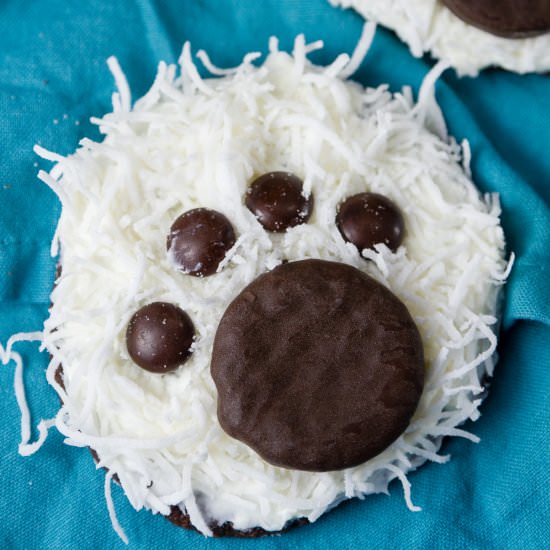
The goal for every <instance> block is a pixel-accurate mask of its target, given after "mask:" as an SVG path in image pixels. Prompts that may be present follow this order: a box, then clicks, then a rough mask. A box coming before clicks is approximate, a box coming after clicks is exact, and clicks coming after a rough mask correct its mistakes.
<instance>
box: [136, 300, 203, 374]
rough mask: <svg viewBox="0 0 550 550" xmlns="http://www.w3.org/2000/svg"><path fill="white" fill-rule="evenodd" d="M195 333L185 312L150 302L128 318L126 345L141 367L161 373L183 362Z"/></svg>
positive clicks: (188, 352)
mask: <svg viewBox="0 0 550 550" xmlns="http://www.w3.org/2000/svg"><path fill="white" fill-rule="evenodd" d="M194 335H195V329H194V327H193V323H192V322H191V319H190V318H189V315H187V313H185V311H183V310H182V309H180V308H179V307H177V306H175V305H174V304H169V303H167V302H153V303H151V304H148V305H146V306H143V307H142V308H141V309H139V310H138V311H136V312H135V313H134V315H133V316H132V318H131V319H130V322H129V323H128V328H127V330H126V347H127V348H128V353H129V354H130V357H131V358H132V359H133V361H134V362H135V363H136V364H137V365H139V366H140V367H141V368H143V369H145V370H148V371H150V372H157V373H164V372H169V371H172V370H174V369H176V368H178V367H179V366H180V365H182V364H183V363H185V361H186V360H187V358H188V357H189V355H190V353H191V344H192V343H193V337H194Z"/></svg>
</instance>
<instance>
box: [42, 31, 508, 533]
mask: <svg viewBox="0 0 550 550" xmlns="http://www.w3.org/2000/svg"><path fill="white" fill-rule="evenodd" d="M372 33H373V26H372V25H370V26H367V27H366V29H365V32H364V34H363V42H362V44H360V46H359V48H363V49H365V44H366V43H367V42H368V40H369V39H370V38H371V37H372ZM318 47H320V44H318V43H316V44H314V45H310V46H307V45H305V43H304V41H303V37H298V38H297V40H296V44H295V50H294V55H293V56H290V55H288V54H286V53H283V52H279V51H277V42H276V40H272V41H271V42H270V49H271V53H270V55H269V56H268V57H267V59H266V61H265V63H264V64H263V65H262V66H260V67H255V66H253V65H252V64H251V61H252V60H253V59H254V58H255V56H254V55H249V56H247V57H246V58H245V60H244V62H243V64H242V65H241V66H240V67H238V68H236V69H235V70H233V71H229V72H225V73H224V74H225V75H226V76H223V77H221V78H215V79H207V80H201V78H200V77H199V74H198V72H197V69H196V67H195V66H194V65H193V64H192V61H191V55H190V48H189V45H188V44H186V45H185V47H184V49H183V53H182V57H181V60H180V63H181V76H179V77H176V70H177V69H176V67H175V66H167V65H166V64H164V63H161V64H160V65H159V70H158V74H157V77H156V79H155V82H154V84H153V86H152V88H151V89H150V91H149V92H148V93H147V94H146V95H145V96H144V97H142V98H141V99H139V100H138V101H137V102H136V103H135V105H134V106H133V108H131V102H130V93H129V89H128V87H127V84H126V82H125V79H124V77H123V75H122V73H121V71H120V69H119V68H118V65H117V64H116V62H115V61H114V60H111V61H110V66H111V68H112V70H113V72H114V73H115V76H116V80H117V82H118V86H119V89H120V94H115V95H114V97H113V104H114V112H113V113H110V114H108V115H106V116H105V117H104V118H102V119H101V120H98V124H99V125H100V129H101V131H102V132H103V133H104V134H105V139H104V140H103V141H102V142H101V143H94V142H92V141H90V140H83V141H82V142H81V145H80V147H79V149H78V150H77V151H76V152H75V153H74V154H73V155H70V156H68V157H66V158H63V157H60V156H58V155H54V154H52V153H48V152H46V151H44V150H43V149H40V148H37V152H38V153H40V154H41V155H43V156H44V157H46V158H50V159H51V160H54V161H55V162H56V164H55V166H54V168H53V169H52V171H51V172H50V174H45V173H41V174H40V176H41V178H42V179H43V180H44V181H45V182H46V183H47V184H48V185H50V186H51V187H52V188H53V189H54V190H55V191H56V192H57V194H58V196H59V198H60V200H61V202H62V214H61V218H60V220H59V225H58V228H57V233H56V238H57V239H58V240H59V243H60V249H61V263H62V266H63V272H62V275H61V277H60V278H59V279H58V281H57V284H56V287H55V289H54V291H53V293H52V304H53V305H52V308H51V311H50V316H49V318H48V319H47V321H46V322H45V325H44V330H43V335H42V340H43V345H44V346H45V348H47V350H48V351H49V353H50V354H51V355H52V360H51V363H50V366H49V369H48V380H49V381H50V383H52V385H54V387H55V388H56V390H57V391H58V392H59V393H60V395H61V397H62V399H63V402H64V404H63V406H62V407H61V409H60V411H59V413H58V414H57V417H56V420H55V425H56V427H57V429H59V430H60V431H61V432H62V433H63V434H64V435H65V436H66V442H67V443H68V444H71V445H76V446H82V447H84V446H90V447H92V448H93V449H95V450H96V451H97V453H98V455H99V457H100V465H102V466H105V467H106V468H107V469H108V471H109V475H108V478H107V480H106V495H107V497H108V500H109V501H110V499H109V494H110V489H109V483H110V479H111V476H113V475H115V474H116V475H117V476H118V478H119V479H120V482H121V484H122V486H123V488H124V491H125V492H126V495H127V497H128V499H129V501H130V502H131V504H132V505H133V506H134V507H135V508H136V509H140V508H142V507H145V508H148V509H150V510H152V511H153V512H159V513H161V514H167V513H168V512H169V510H170V506H172V505H179V506H180V507H181V508H182V509H185V510H187V512H188V513H189V514H190V516H191V520H192V522H193V523H194V525H195V526H197V527H198V528H199V529H200V530H202V531H203V532H204V533H205V534H210V530H209V527H208V522H209V521H210V520H211V519H214V520H216V522H218V523H223V522H225V521H231V522H233V524H234V526H235V527H236V528H237V529H247V528H251V527H256V526H260V527H263V528H264V529H267V530H278V529H281V528H283V527H284V526H285V524H286V523H287V522H288V521H289V520H291V519H293V518H297V517H307V518H308V519H309V520H311V521H314V520H315V519H317V518H318V517H319V516H320V515H321V514H323V512H325V511H326V510H328V509H329V508H331V507H332V506H334V505H335V504H336V503H338V502H340V501H341V500H343V499H344V498H351V497H354V496H363V495H366V494H369V493H373V492H380V491H384V490H386V488H387V485H388V482H389V481H391V480H392V479H394V478H398V479H400V480H401V482H402V484H403V487H404V489H405V498H406V502H407V504H408V505H409V507H410V508H411V509H418V508H417V507H415V506H414V505H413V504H412V502H411V498H410V486H409V483H408V481H407V479H406V476H405V474H406V472H408V471H409V470H411V469H412V468H415V467H417V466H418V465H419V464H421V463H422V462H424V461H425V460H432V461H436V462H445V461H446V460H447V459H448V457H444V456H440V455H438V454H437V450H438V447H439V444H440V441H441V438H442V437H443V436H445V435H458V436H463V437H467V438H469V439H471V440H473V441H476V440H477V438H476V437H475V436H473V435H471V434H469V433H467V432H465V431H463V430H461V429H459V428H457V426H458V425H460V424H461V423H463V422H464V421H466V420H467V419H472V420H475V419H476V418H477V417H478V416H479V413H478V407H479V404H480V402H481V392H482V387H481V382H480V380H481V378H482V377H483V376H484V375H485V373H489V374H490V373H491V372H492V370H493V364H494V350H495V345H496V337H495V334H494V331H495V328H494V327H495V324H496V308H497V295H498V289H499V286H500V285H501V283H502V282H503V280H504V279H505V277H506V273H504V271H505V267H506V262H505V261H504V260H503V249H504V237H503V232H502V229H501V227H500V225H499V214H500V209H499V203H498V199H497V197H496V196H485V197H480V195H479V193H478V191H477V190H476V188H475V187H474V185H473V184H472V182H471V180H470V179H469V177H468V176H467V175H466V174H465V172H464V169H463V168H462V166H461V164H460V161H461V149H460V147H459V146H458V145H457V144H456V143H455V141H454V140H452V139H449V138H447V136H446V135H445V125H444V121H443V118H442V116H441V112H440V111H439V108H438V107H437V104H436V103H435V100H434V96H433V83H434V81H435V79H436V78H437V76H438V74H439V73H440V72H441V71H442V70H443V66H442V65H438V66H436V68H435V69H434V70H433V71H432V72H431V73H430V74H429V75H428V76H427V78H426V80H425V83H424V86H423V87H422V89H421V92H420V96H419V97H420V101H419V103H417V104H415V103H414V101H413V99H412V94H411V91H410V89H408V88H406V89H404V90H403V92H402V93H396V94H391V93H390V92H389V91H388V90H387V86H379V87H377V88H367V89H364V88H363V87H361V86H360V85H359V84H356V83H354V82H348V81H345V80H344V79H342V78H341V76H339V72H340V71H343V72H344V74H346V69H349V65H347V63H348V58H347V56H344V57H342V56H341V57H339V58H338V59H337V60H336V61H335V62H334V63H333V64H332V65H331V66H329V67H318V66H314V65H312V64H310V62H309V61H308V60H307V58H306V54H307V53H308V52H309V51H311V50H312V49H315V48H318ZM201 58H202V59H204V60H205V61H206V64H207V65H210V63H209V62H208V61H207V58H206V56H205V54H204V53H202V54H201ZM351 63H352V64H353V66H356V65H357V56H356V57H354V58H352V61H351ZM210 68H211V69H212V71H215V72H220V70H218V69H216V68H214V67H212V66H211V65H210ZM428 128H431V129H432V130H434V129H435V130H437V131H438V132H439V134H440V135H436V134H434V133H433V131H430V130H428ZM272 170H288V171H291V172H293V173H295V174H297V175H298V176H300V177H301V178H303V180H304V182H305V188H306V190H307V191H308V192H309V191H311V192H312V193H313V194H314V197H315V209H314V212H313V215H312V217H311V219H310V221H309V222H308V223H307V224H304V225H300V226H297V227H295V228H292V229H290V230H288V231H287V232H286V233H284V234H270V233H267V232H266V231H264V229H263V228H262V227H261V226H260V224H259V223H258V222H257V220H256V219H255V218H254V216H253V215H252V214H251V213H250V212H249V211H248V210H247V209H246V207H245V206H244V205H243V196H244V194H245V192H246V189H247V186H248V184H249V183H250V181H251V180H252V178H253V177H254V176H257V175H261V174H262V173H264V172H268V171H272ZM365 190H371V191H374V192H378V193H382V194H385V195H387V196H388V197H390V198H391V199H392V200H393V201H394V202H395V203H397V204H398V205H399V206H400V207H401V209H402V211H403V213H404V218H405V223H406V237H405V240H404V244H403V246H401V247H400V248H399V249H398V251H397V252H396V253H395V254H393V253H391V252H390V250H389V249H388V248H387V247H385V246H384V245H380V246H379V247H378V248H377V251H376V252H375V251H364V255H365V257H366V258H369V260H370V261H367V260H365V259H364V258H361V257H360V256H359V254H358V253H357V251H356V249H355V247H354V246H352V245H350V244H349V243H345V242H344V240H343V239H342V237H341V235H340V233H339V232H338V230H337V228H336V225H335V213H336V209H337V206H338V204H339V203H340V202H341V201H342V200H343V199H344V198H345V197H347V196H349V195H351V194H354V193H357V192H360V191H365ZM199 206H202V207H209V208H213V209H215V210H218V211H220V212H222V213H224V214H225V215H226V216H227V217H228V218H229V220H230V221H231V222H232V224H233V226H234V228H235V232H236V234H237V236H238V239H237V242H236V244H235V246H234V247H233V248H232V249H231V251H230V252H229V254H228V255H227V257H226V259H225V261H224V262H223V264H222V266H221V269H220V271H219V272H218V273H217V274H215V275H212V276H210V277H206V278H195V277H190V276H186V275H184V274H182V273H180V272H178V271H176V270H175V269H174V268H173V266H172V265H171V262H170V261H169V258H168V256H167V253H166V246H165V243H166V235H167V233H168V231H169V228H170V225H171V224H172V222H173V221H174V219H175V218H176V217H177V216H179V215H180V214H181V213H183V212H185V211H186V210H189V209H191V208H195V207H199ZM55 249H56V243H55V242H54V246H53V250H55ZM285 258H286V259H288V260H290V261H292V260H299V259H304V258H321V259H326V260H334V261H340V262H344V263H347V264H349V265H353V266H355V267H357V268H359V269H361V270H363V271H365V272H367V273H369V274H371V275H372V276H374V277H375V278H376V279H377V280H379V281H381V282H382V283H383V284H385V285H387V286H388V287H389V288H390V289H391V290H392V291H393V292H394V293H395V294H396V295H397V296H399V297H400V298H401V300H403V301H404V302H405V304H406V305H407V306H408V308H409V310H410V312H411V314H412V315H413V317H414V319H415V320H416V323H417V325H418V328H419V330H420V333H421V335H422V339H423V342H424V346H425V358H426V385H425V389H424V392H423V394H422V398H421V400H420V404H419V407H418V410H417V412H416V414H415V416H414V418H413V419H412V421H411V424H410V426H409V427H408V429H407V430H406V432H405V433H404V434H403V435H402V436H401V437H400V438H399V439H398V440H397V441H396V442H395V443H393V444H392V445H391V446H390V447H389V448H387V449H386V450H385V451H384V452H383V453H381V454H380V455H379V456H377V457H375V458H373V459H372V460H369V461H368V462H366V463H365V464H362V465H360V466H357V467H355V468H351V469H349V470H345V471H339V472H327V473H309V472H300V471H292V470H286V469H282V468H277V467H274V466H271V465H269V464H267V463H266V462H264V461H263V460H262V459H261V458H259V456H258V455H256V453H254V452H253V451H252V450H251V449H250V448H248V447H247V446H246V445H244V444H242V443H240V442H239V441H236V440H234V439H232V438H230V437H229V436H227V435H226V434H225V433H224V432H223V430H222V429H221V428H220V426H219V423H218V420H217V416H216V390H215V386H214V383H213V381H212V378H211V376H210V371H209V363H210V353H211V346H212V341H213V337H214V334H215V331H216V327H217V324H218V321H219V320H220V318H221V316H222V314H223V312H224V310H225V308H226V306H227V305H228V304H229V302H230V301H231V300H232V299H233V298H234V297H235V296H236V295H237V294H238V293H239V292H240V291H241V289H242V288H243V287H244V286H245V285H246V284H247V283H249V282H250V281H252V280H253V279H254V278H255V277H257V276H258V275H260V274H261V273H264V272H265V271H266V270H269V269H272V268H273V267H274V266H276V265H277V264H279V263H280V262H281V261H282V260H283V259H285ZM157 300H160V301H168V302H172V303H175V304H177V305H178V306H180V307H181V308H183V309H184V310H185V311H186V312H187V313H188V314H189V315H190V317H191V319H192V320H193V323H194V325H195V329H196V341H195V343H194V351H193V354H192V355H191V357H190V359H189V360H188V361H187V362H186V363H185V365H184V366H183V367H181V368H180V369H178V370H177V371H175V372H174V373H171V374H167V375H156V374H152V373H149V372H146V371H144V370H142V369H140V368H138V367H137V366H136V365H135V364H134V363H133V362H132V361H131V359H130V358H129V356H128V353H127V350H126V345H125V331H126V325H127V322H128V320H129V318H130V317H131V315H132V314H133V313H134V312H135V311H136V310H137V309H138V308H139V307H141V306H143V305H145V304H147V303H149V302H152V301H157ZM60 364H62V365H63V370H64V374H65V378H64V380H65V386H66V392H65V391H64V390H63V389H62V388H61V387H59V385H57V384H56V383H55V381H54V378H53V374H54V373H55V370H56V369H57V368H58V366H59V365H60ZM109 513H110V515H111V517H112V519H113V523H114V525H115V527H116V528H117V531H118V532H119V533H121V535H123V532H122V530H121V528H120V526H119V525H118V523H117V522H116V516H115V515H114V509H113V508H112V503H110V504H109Z"/></svg>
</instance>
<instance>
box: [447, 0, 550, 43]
mask: <svg viewBox="0 0 550 550" xmlns="http://www.w3.org/2000/svg"><path fill="white" fill-rule="evenodd" d="M443 3H444V4H445V5H446V6H447V7H448V8H449V9H450V10H451V11H452V12H454V13H455V14H456V15H457V16H458V17H460V18H461V19H463V20H464V21H466V23H469V24H470V25H474V26H475V27H479V28H480V29H483V30H484V31H487V32H490V33H492V34H496V35H499V36H505V37H508V38H521V37H524V36H531V35H536V34H542V33H544V32H546V31H548V30H550V0H443Z"/></svg>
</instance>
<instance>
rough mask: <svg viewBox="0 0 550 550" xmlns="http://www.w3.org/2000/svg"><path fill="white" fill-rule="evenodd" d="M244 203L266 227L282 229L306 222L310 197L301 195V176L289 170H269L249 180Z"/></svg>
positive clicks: (311, 201)
mask: <svg viewBox="0 0 550 550" xmlns="http://www.w3.org/2000/svg"><path fill="white" fill-rule="evenodd" d="M245 202H246V206H247V207H248V209H249V210H250V211H251V212H252V213H253V214H255V216H256V217H257V218H258V221H259V222H260V223H261V224H262V225H263V226H264V227H265V229H267V230H268V231H275V232H283V231H286V230H287V229H288V228H289V227H294V226H295V225H300V224H301V223H306V222H307V220H308V219H309V217H310V215H311V210H312V208H313V197H312V196H311V195H310V196H309V197H307V198H306V197H305V196H304V195H303V185H302V180H300V178H298V177H297V176H295V175H293V174H290V173H289V172H269V173H267V174H264V175H263V176H260V177H259V178H257V179H256V180H254V181H253V182H252V184H251V185H250V187H249V189H248V192H247V194H246V200H245Z"/></svg>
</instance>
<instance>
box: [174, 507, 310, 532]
mask: <svg viewBox="0 0 550 550" xmlns="http://www.w3.org/2000/svg"><path fill="white" fill-rule="evenodd" d="M165 518H166V519H167V520H168V521H170V522H172V523H173V524H174V525H177V526H178V527H183V528H184V529H190V530H191V531H197V532H199V530H198V529H197V528H196V527H195V526H194V525H193V524H192V523H191V519H190V518H189V514H186V513H184V512H182V511H181V510H180V508H179V507H178V506H172V508H171V512H170V515H168V516H165ZM307 523H309V521H308V520H307V519H306V518H298V519H295V520H291V521H289V522H288V523H287V525H286V526H285V527H284V529H281V530H280V531H266V530H265V529H262V528H261V527H253V528H252V529H246V530H242V531H241V530H239V529H235V528H234V527H233V524H232V523H231V522H230V521H226V522H225V523H223V524H222V525H219V524H217V523H211V524H210V525H209V527H210V529H211V530H212V534H213V536H214V537H215V538H220V537H234V538H240V539H254V538H257V537H265V536H268V535H280V534H281V533H286V532H287V531H288V530H289V529H293V528H294V527H299V526H300V525H306V524H307Z"/></svg>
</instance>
